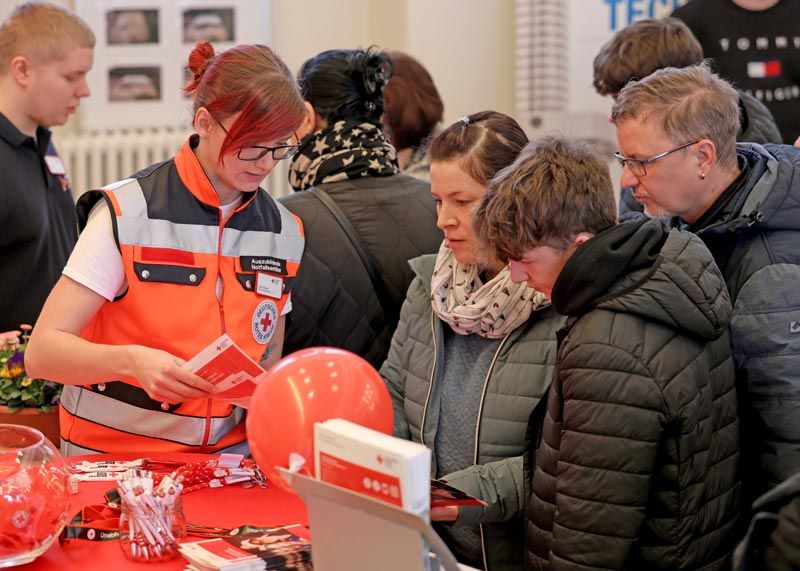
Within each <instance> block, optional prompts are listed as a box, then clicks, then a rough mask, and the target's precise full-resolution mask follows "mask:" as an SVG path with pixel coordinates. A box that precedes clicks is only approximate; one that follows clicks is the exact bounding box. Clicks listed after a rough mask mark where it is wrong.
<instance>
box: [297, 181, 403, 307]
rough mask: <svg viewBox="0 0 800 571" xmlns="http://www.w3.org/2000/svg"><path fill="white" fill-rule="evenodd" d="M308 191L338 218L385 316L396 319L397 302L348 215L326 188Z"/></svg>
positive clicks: (314, 188) (334, 217)
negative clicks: (359, 259) (362, 265)
mask: <svg viewBox="0 0 800 571" xmlns="http://www.w3.org/2000/svg"><path fill="white" fill-rule="evenodd" d="M307 192H310V193H311V195H312V196H314V197H315V198H316V199H317V200H319V201H320V202H321V203H322V205H323V206H324V207H325V208H327V209H328V211H329V212H330V213H331V215H332V216H333V219H334V220H336V222H337V223H338V224H339V226H340V227H341V229H342V230H343V231H344V234H345V236H347V238H348V239H349V240H350V243H351V244H352V245H353V249H354V250H355V251H356V254H358V257H359V258H361V263H362V264H364V269H365V270H367V274H368V275H369V279H370V281H371V282H372V288H373V289H374V290H375V295H377V296H378V302H379V303H380V304H381V307H383V314H384V317H385V318H386V319H387V320H389V321H392V320H396V318H397V315H396V314H397V310H396V309H394V308H395V306H396V304H395V303H394V300H393V299H392V296H391V295H390V293H389V290H387V289H386V283H384V281H383V280H382V279H381V276H380V275H378V270H377V269H376V268H377V266H376V264H375V259H374V258H373V257H372V254H370V253H369V250H367V247H366V246H365V245H364V242H363V241H362V240H361V238H360V237H359V235H358V232H357V231H356V229H355V228H354V227H353V224H352V223H351V222H350V220H349V219H348V218H347V215H346V214H345V213H344V212H342V209H341V208H339V206H338V205H337V204H336V202H334V200H333V199H332V198H331V197H330V196H328V193H327V192H325V191H324V190H322V189H320V188H317V187H313V188H310V189H308V191H307Z"/></svg>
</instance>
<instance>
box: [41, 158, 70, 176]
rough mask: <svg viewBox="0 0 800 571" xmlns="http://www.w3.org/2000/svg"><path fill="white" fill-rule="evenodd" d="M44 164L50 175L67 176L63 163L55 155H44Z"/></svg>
mask: <svg viewBox="0 0 800 571" xmlns="http://www.w3.org/2000/svg"><path fill="white" fill-rule="evenodd" d="M44 164H46V165H47V170H48V172H49V173H50V174H52V175H55V176H63V175H65V174H67V169H66V168H65V167H64V163H63V161H62V160H61V158H60V157H58V156H57V155H45V157H44Z"/></svg>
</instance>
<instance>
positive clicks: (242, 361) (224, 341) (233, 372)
mask: <svg viewBox="0 0 800 571" xmlns="http://www.w3.org/2000/svg"><path fill="white" fill-rule="evenodd" d="M183 368H184V369H187V370H188V371H190V372H192V373H194V374H196V375H197V376H199V377H203V378H204V379H205V380H207V381H210V382H212V383H214V384H215V385H216V391H215V393H214V398H218V399H220V400H224V401H227V402H229V403H231V404H235V405H236V406H240V407H242V408H247V406H248V405H249V404H250V397H251V396H252V395H253V391H255V390H256V385H258V383H259V382H260V381H261V379H262V378H263V377H264V375H265V374H266V371H265V370H264V369H262V368H261V365H259V364H258V363H256V362H255V361H253V360H252V359H251V358H250V357H248V356H247V354H246V353H245V352H244V351H242V349H241V347H239V346H238V345H237V344H236V343H234V341H233V339H231V338H230V337H228V335H227V334H223V335H222V336H221V337H219V339H217V340H216V341H214V342H213V343H211V344H210V345H209V346H208V347H206V348H205V349H203V350H202V351H200V352H199V353H198V354H197V355H195V356H194V357H192V358H191V359H190V360H189V361H187V362H186V363H185V364H184V365H183Z"/></svg>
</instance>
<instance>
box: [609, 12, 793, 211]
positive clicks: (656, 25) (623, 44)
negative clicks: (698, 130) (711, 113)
mask: <svg viewBox="0 0 800 571" xmlns="http://www.w3.org/2000/svg"><path fill="white" fill-rule="evenodd" d="M702 62H703V48H702V47H701V46H700V42H698V41H697V38H695V37H694V35H692V31H691V30H690V29H689V28H688V27H687V26H686V24H684V23H683V22H681V21H680V20H678V19H677V18H661V19H659V20H640V21H638V22H634V23H633V24H630V25H629V26H626V27H624V28H623V29H621V30H620V31H618V32H617V33H616V34H614V36H613V37H612V38H611V39H610V40H609V41H608V42H606V43H605V44H604V45H603V47H602V48H600V52H599V53H598V54H597V56H596V57H595V58H594V86H595V89H596V90H597V93H599V94H600V95H611V96H612V97H614V98H616V97H617V94H618V93H619V92H620V91H621V90H622V88H623V87H625V85H626V84H627V83H628V82H629V81H631V80H638V79H643V78H645V77H647V76H648V75H650V74H651V73H653V72H654V71H656V70H659V69H662V68H665V67H678V68H682V67H688V66H692V65H697V64H700V63H702ZM737 91H738V90H737ZM738 95H739V99H738V105H739V121H738V132H737V135H736V139H737V140H738V141H742V142H749V143H780V142H781V133H780V131H778V127H777V125H776V124H775V119H774V118H773V117H772V113H770V111H769V109H767V108H766V107H765V106H764V104H763V103H761V102H760V101H759V100H758V99H756V98H755V97H753V96H752V95H749V94H748V93H745V92H744V91H738ZM630 211H636V212H641V211H642V207H641V205H639V204H638V203H637V202H636V200H635V199H634V198H633V195H632V193H631V190H630V189H629V188H623V189H622V192H621V195H620V215H622V214H625V213H627V212H630Z"/></svg>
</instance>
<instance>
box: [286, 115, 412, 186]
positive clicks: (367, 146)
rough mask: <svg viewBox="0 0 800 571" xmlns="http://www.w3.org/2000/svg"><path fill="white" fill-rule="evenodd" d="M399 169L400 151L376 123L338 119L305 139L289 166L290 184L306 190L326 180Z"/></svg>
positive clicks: (388, 172) (377, 173) (375, 174)
mask: <svg viewBox="0 0 800 571" xmlns="http://www.w3.org/2000/svg"><path fill="white" fill-rule="evenodd" d="M398 172H400V169H399V168H398V166H397V152H396V151H395V150H394V147H393V146H392V145H390V144H389V141H388V140H387V139H386V137H385V136H384V134H383V132H382V131H381V130H380V129H379V128H378V127H377V126H375V125H373V124H372V123H361V122H358V121H337V122H336V123H334V124H333V125H332V126H329V127H326V128H325V129H322V130H320V131H317V132H316V133H312V134H311V135H309V136H308V137H306V138H305V139H303V141H302V143H301V146H300V152H298V153H297V155H295V157H294V159H292V164H291V166H290V167H289V184H291V185H292V188H294V189H295V190H305V189H307V188H310V187H312V186H316V185H318V184H321V183H323V182H335V181H337V180H347V179H351V178H361V177H365V176H389V175H393V174H396V173H398Z"/></svg>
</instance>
